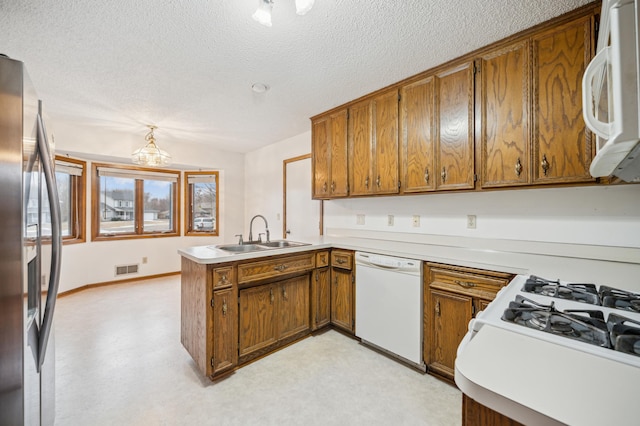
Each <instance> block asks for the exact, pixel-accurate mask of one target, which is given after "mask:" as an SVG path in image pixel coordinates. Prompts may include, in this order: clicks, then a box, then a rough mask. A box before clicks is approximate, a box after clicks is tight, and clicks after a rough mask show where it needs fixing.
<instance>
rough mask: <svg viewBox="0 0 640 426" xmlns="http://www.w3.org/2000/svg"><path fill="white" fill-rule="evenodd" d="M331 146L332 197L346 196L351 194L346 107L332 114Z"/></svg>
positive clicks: (330, 186)
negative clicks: (348, 172) (348, 169)
mask: <svg viewBox="0 0 640 426" xmlns="http://www.w3.org/2000/svg"><path fill="white" fill-rule="evenodd" d="M330 148H331V154H330V164H331V167H330V170H331V184H330V185H329V190H330V192H331V194H330V195H331V197H346V196H347V195H349V179H348V174H347V158H348V155H347V152H348V143H347V110H346V109H344V110H342V111H339V112H337V113H335V114H332V115H331V143H330Z"/></svg>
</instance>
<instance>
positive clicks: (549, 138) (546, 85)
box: [532, 16, 593, 183]
mask: <svg viewBox="0 0 640 426" xmlns="http://www.w3.org/2000/svg"><path fill="white" fill-rule="evenodd" d="M591 20H592V17H591V16H587V17H582V18H579V19H576V20H574V21H573V22H570V23H568V24H565V25H562V26H558V27H555V28H552V29H550V30H548V31H546V32H543V33H541V34H539V35H536V36H535V37H533V93H534V99H533V120H534V121H533V125H534V129H533V166H532V167H533V176H534V183H556V182H577V181H590V180H593V178H591V176H590V175H589V166H590V165H591V159H592V155H593V152H592V141H591V133H590V132H589V131H587V129H586V127H585V124H584V120H583V118H582V75H583V74H584V70H585V68H586V65H587V64H588V63H589V60H590V58H591V52H592V49H593V47H592V42H591V40H592V21H591Z"/></svg>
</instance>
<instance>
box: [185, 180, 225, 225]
mask: <svg viewBox="0 0 640 426" xmlns="http://www.w3.org/2000/svg"><path fill="white" fill-rule="evenodd" d="M190 176H215V185H216V209H215V210H216V216H215V221H216V226H215V229H214V230H213V231H210V232H207V231H198V230H196V229H193V227H192V224H193V191H192V190H191V188H190V187H191V185H192V184H190V183H189V177H190ZM184 195H185V196H184V212H185V221H184V235H186V236H189V237H218V236H220V172H219V171H217V170H208V171H185V172H184Z"/></svg>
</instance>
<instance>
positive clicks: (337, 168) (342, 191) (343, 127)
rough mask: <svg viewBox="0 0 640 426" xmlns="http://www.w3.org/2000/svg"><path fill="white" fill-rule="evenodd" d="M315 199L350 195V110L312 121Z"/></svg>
mask: <svg viewBox="0 0 640 426" xmlns="http://www.w3.org/2000/svg"><path fill="white" fill-rule="evenodd" d="M311 127H312V139H313V142H312V149H313V198H316V199H326V198H336V197H346V196H347V195H349V187H348V178H347V109H346V108H345V109H343V110H340V111H337V112H335V113H332V114H329V115H326V116H323V117H321V118H318V119H316V120H314V121H313V122H312V125H311Z"/></svg>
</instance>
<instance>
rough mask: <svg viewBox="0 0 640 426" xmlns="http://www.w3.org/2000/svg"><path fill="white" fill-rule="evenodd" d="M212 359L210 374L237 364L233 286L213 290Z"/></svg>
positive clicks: (236, 314) (235, 308)
mask: <svg viewBox="0 0 640 426" xmlns="http://www.w3.org/2000/svg"><path fill="white" fill-rule="evenodd" d="M212 307H213V359H212V360H211V367H212V368H213V372H212V375H218V374H220V373H222V372H224V371H227V370H230V369H232V368H234V367H235V366H236V365H237V364H238V339H237V336H238V330H237V325H238V322H237V321H236V318H237V317H238V305H237V296H236V290H235V288H231V287H230V288H227V289H225V290H218V291H214V292H213V303H212Z"/></svg>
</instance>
